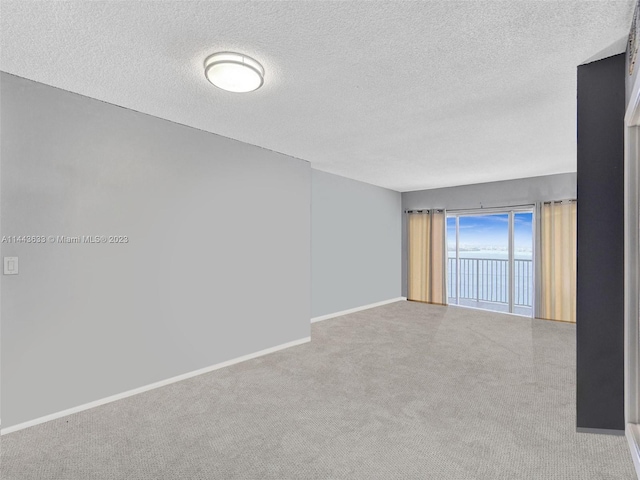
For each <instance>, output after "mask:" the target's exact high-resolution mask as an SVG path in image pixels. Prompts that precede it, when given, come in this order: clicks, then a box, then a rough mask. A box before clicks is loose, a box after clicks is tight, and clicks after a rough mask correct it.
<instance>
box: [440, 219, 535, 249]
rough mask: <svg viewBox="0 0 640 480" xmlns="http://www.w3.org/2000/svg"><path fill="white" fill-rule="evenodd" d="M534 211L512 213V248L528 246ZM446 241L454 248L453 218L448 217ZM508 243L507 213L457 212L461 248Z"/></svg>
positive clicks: (499, 247)
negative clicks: (460, 214)
mask: <svg viewBox="0 0 640 480" xmlns="http://www.w3.org/2000/svg"><path fill="white" fill-rule="evenodd" d="M532 220H533V214H532V213H531V212H522V213H514V241H515V243H514V249H515V250H516V251H517V250H521V249H526V250H531V247H532V239H533V236H532V235H533V227H532ZM447 243H448V245H449V250H455V249H456V219H455V217H448V218H447ZM508 246H509V215H508V214H506V213H505V214H495V215H469V216H460V249H464V248H465V247H471V248H479V247H487V248H490V249H505V250H506V249H507V248H508Z"/></svg>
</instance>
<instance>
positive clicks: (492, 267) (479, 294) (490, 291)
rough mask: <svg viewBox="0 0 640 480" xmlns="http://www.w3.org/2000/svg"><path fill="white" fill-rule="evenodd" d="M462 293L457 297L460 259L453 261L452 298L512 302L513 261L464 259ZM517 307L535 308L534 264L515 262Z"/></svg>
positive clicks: (450, 295) (449, 264) (450, 290)
mask: <svg viewBox="0 0 640 480" xmlns="http://www.w3.org/2000/svg"><path fill="white" fill-rule="evenodd" d="M459 262H460V270H459V271H460V283H459V285H460V292H459V295H457V293H458V292H457V286H458V278H457V273H458V269H457V268H456V259H455V258H449V261H448V271H447V273H448V279H449V285H448V287H449V298H460V299H466V300H476V301H478V302H481V301H482V302H493V303H503V304H508V303H509V260H495V259H489V258H460V259H459ZM513 267H514V280H515V281H514V295H513V304H514V305H516V306H522V307H532V306H533V262H532V261H531V260H519V259H516V260H514V266H513Z"/></svg>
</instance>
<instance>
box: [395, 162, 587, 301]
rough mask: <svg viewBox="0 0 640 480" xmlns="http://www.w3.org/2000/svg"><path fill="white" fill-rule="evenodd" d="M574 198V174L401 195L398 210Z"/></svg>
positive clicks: (404, 261) (404, 265)
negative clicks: (400, 205) (400, 208)
mask: <svg viewBox="0 0 640 480" xmlns="http://www.w3.org/2000/svg"><path fill="white" fill-rule="evenodd" d="M569 198H577V191H576V174H575V173H562V174H559V175H546V176H542V177H530V178H521V179H517V180H506V181H502V182H490V183H479V184H475V185H463V186H460V187H448V188H435V189H431V190H419V191H415V192H405V193H403V194H402V209H403V211H405V210H411V209H417V208H445V209H447V210H459V209H474V208H491V207H505V206H514V205H529V204H533V203H535V202H539V201H545V200H563V199H569ZM405 217H406V216H405V215H403V217H402V221H403V225H402V292H403V293H402V294H403V295H404V296H406V292H407V274H406V271H407V251H406V225H405Z"/></svg>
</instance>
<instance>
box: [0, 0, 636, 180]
mask: <svg viewBox="0 0 640 480" xmlns="http://www.w3.org/2000/svg"><path fill="white" fill-rule="evenodd" d="M633 3H634V2H633V0H625V1H595V2H588V1H559V2H555V1H542V2H541V1H536V2H533V1H515V0H511V1H475V2H471V1H466V2H453V1H446V2H445V1H425V2H364V1H358V2H275V1H273V2H220V1H207V2H191V1H162V2H161V1H147V2H144V1H114V2H99V1H83V2H57V1H49V2H31V1H18V2H11V1H2V2H1V3H0V17H1V23H0V27H1V35H2V36H1V47H2V50H1V54H0V69H1V70H3V71H5V72H9V73H12V74H15V75H19V76H22V77H26V78H29V79H33V80H37V81H39V82H43V83H46V84H49V85H53V86H56V87H60V88H63V89H66V90H70V91H72V92H77V93H80V94H83V95H87V96H90V97H94V98H97V99H100V100H104V101H107V102H111V103H114V104H117V105H121V106H123V107H127V108H131V109H134V110H138V111H140V112H145V113H148V114H151V115H156V116H158V117H162V118H166V119H169V120H172V121H175V122H179V123H182V124H185V125H189V126H192V127H196V128H200V129H202V130H206V131H209V132H213V133H217V134H220V135H224V136H227V137H231V138H235V139H238V140H241V141H243V142H248V143H251V144H254V145H259V146H261V147H265V148H269V149H272V150H276V151H278V152H282V153H286V154H288V155H292V156H295V157H298V158H301V159H304V160H308V161H310V162H311V163H312V165H313V167H314V168H317V169H320V170H324V171H327V172H332V173H336V174H339V175H343V176H346V177H350V178H354V179H357V180H362V181H365V182H369V183H372V184H375V185H380V186H383V187H388V188H392V189H394V190H399V191H407V190H416V189H421V188H434V187H442V186H450V185H462V184H468V183H481V182H486V181H493V180H506V179H511V178H522V177H529V176H537V175H546V174H552V173H561V172H570V171H575V168H576V160H575V157H576V66H577V65H579V64H580V63H582V62H584V61H585V60H587V59H590V58H593V56H594V55H595V54H597V53H598V52H601V51H607V49H608V48H609V47H610V46H611V45H612V44H616V42H617V41H619V40H620V39H622V38H623V37H625V36H626V35H627V33H628V31H629V26H630V22H631V17H632V11H633ZM616 45H624V44H620V43H617V44H616ZM622 48H624V47H622ZM220 50H233V51H239V52H243V53H246V54H247V55H250V56H252V57H254V58H256V59H258V60H259V61H260V62H261V63H262V64H263V65H264V67H265V69H266V76H265V85H264V87H263V88H261V89H260V90H258V91H256V92H253V93H249V94H244V95H239V94H232V93H227V92H223V91H221V90H218V89H216V88H215V87H213V86H211V85H210V84H209V83H208V82H207V81H206V79H205V77H204V74H203V68H202V62H203V61H204V59H205V57H206V56H207V55H208V54H210V53H213V52H216V51H220ZM609 50H610V49H609ZM609 53H616V52H609Z"/></svg>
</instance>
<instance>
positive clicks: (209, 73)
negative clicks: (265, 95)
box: [204, 52, 264, 93]
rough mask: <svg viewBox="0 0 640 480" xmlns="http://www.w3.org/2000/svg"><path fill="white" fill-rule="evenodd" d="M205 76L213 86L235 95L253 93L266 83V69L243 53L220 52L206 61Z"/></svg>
mask: <svg viewBox="0 0 640 480" xmlns="http://www.w3.org/2000/svg"><path fill="white" fill-rule="evenodd" d="M204 74H205V76H206V77H207V80H209V81H210V82H211V83H212V84H213V85H215V86H216V87H218V88H221V89H223V90H227V91H229V92H235V93H245V92H253V91H254V90H257V89H258V88H260V87H261V86H262V84H263V83H264V68H263V67H262V65H260V64H259V63H258V62H257V61H255V60H254V59H253V58H251V57H247V56H246V55H243V54H241V53H233V52H219V53H214V54H213V55H209V56H208V57H207V59H206V60H205V61H204Z"/></svg>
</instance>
